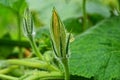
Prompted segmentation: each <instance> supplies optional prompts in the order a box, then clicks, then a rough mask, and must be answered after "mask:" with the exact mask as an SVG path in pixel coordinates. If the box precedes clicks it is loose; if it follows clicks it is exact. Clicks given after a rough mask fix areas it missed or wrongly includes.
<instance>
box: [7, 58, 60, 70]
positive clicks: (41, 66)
mask: <svg viewBox="0 0 120 80" xmlns="http://www.w3.org/2000/svg"><path fill="white" fill-rule="evenodd" d="M6 62H7V63H8V64H14V65H23V66H28V67H33V68H39V69H47V70H49V71H59V69H58V68H57V67H55V66H53V65H51V64H48V63H46V62H44V61H39V60H37V61H34V60H33V61H27V60H24V59H22V60H19V59H11V60H7V61H6Z"/></svg>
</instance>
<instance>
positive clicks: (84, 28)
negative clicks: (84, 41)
mask: <svg viewBox="0 0 120 80" xmlns="http://www.w3.org/2000/svg"><path fill="white" fill-rule="evenodd" d="M82 8H83V31H85V30H86V29H87V13H86V0H83V3H82Z"/></svg>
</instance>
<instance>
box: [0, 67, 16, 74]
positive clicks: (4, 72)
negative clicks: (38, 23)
mask: <svg viewBox="0 0 120 80" xmlns="http://www.w3.org/2000/svg"><path fill="white" fill-rule="evenodd" d="M15 68H18V66H10V67H8V68H5V69H2V70H0V74H6V73H9V72H10V71H12V70H13V69H15Z"/></svg>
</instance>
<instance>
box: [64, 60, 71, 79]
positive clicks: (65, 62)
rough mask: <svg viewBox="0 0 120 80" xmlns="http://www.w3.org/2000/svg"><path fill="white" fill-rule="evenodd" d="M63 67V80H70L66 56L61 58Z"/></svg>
mask: <svg viewBox="0 0 120 80" xmlns="http://www.w3.org/2000/svg"><path fill="white" fill-rule="evenodd" d="M62 64H63V69H64V75H65V80H70V73H69V66H68V58H64V59H62Z"/></svg>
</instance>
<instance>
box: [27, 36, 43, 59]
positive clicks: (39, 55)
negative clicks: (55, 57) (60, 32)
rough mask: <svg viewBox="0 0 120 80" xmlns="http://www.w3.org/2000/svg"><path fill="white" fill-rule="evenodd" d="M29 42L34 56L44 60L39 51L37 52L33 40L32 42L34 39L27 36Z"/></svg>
mask: <svg viewBox="0 0 120 80" xmlns="http://www.w3.org/2000/svg"><path fill="white" fill-rule="evenodd" d="M29 41H30V44H31V46H32V49H33V50H34V52H35V55H36V56H37V57H38V58H39V59H40V60H44V58H43V56H42V54H41V53H40V51H39V50H38V48H37V45H36V43H35V40H34V38H33V36H32V35H29Z"/></svg>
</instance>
